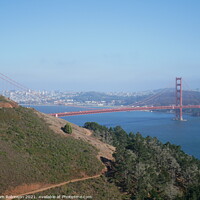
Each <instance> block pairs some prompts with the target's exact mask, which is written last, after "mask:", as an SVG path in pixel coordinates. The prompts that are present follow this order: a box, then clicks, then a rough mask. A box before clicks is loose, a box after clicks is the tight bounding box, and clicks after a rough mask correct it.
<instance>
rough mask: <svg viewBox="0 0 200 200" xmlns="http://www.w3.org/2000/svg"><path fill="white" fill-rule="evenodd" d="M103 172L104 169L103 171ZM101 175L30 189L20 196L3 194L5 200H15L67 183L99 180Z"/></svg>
mask: <svg viewBox="0 0 200 200" xmlns="http://www.w3.org/2000/svg"><path fill="white" fill-rule="evenodd" d="M104 172H105V169H104ZM102 174H103V173H100V174H97V175H94V176H89V177H83V178H77V179H72V180H70V181H65V182H62V183H58V184H54V185H50V186H46V187H42V188H40V189H36V190H34V189H32V190H30V191H27V192H25V193H21V194H12V195H11V191H10V192H9V193H8V194H5V195H4V196H7V198H6V199H5V200H11V199H15V198H19V197H20V196H25V195H30V194H36V193H38V192H43V191H46V190H49V189H53V188H56V187H61V186H63V185H66V184H69V183H74V182H79V181H85V180H89V179H94V178H99V177H100V176H101V175H102Z"/></svg>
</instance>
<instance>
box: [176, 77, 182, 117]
mask: <svg viewBox="0 0 200 200" xmlns="http://www.w3.org/2000/svg"><path fill="white" fill-rule="evenodd" d="M176 106H178V107H179V109H177V110H176V120H180V121H182V120H183V113H182V108H183V95H182V78H176Z"/></svg>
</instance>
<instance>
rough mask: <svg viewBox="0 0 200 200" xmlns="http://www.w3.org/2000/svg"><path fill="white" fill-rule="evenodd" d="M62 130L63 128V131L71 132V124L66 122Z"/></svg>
mask: <svg viewBox="0 0 200 200" xmlns="http://www.w3.org/2000/svg"><path fill="white" fill-rule="evenodd" d="M62 130H63V131H64V132H65V133H68V134H72V126H71V124H69V123H67V124H66V125H65V126H64V127H63V128H62Z"/></svg>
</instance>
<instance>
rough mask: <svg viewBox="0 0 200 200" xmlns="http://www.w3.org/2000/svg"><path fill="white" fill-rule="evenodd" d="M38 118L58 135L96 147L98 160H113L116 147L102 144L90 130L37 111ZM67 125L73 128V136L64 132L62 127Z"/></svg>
mask: <svg viewBox="0 0 200 200" xmlns="http://www.w3.org/2000/svg"><path fill="white" fill-rule="evenodd" d="M35 112H36V113H37V114H38V116H39V117H40V118H42V119H44V120H45V121H46V123H47V124H49V127H50V128H51V129H52V130H53V131H54V132H55V133H57V134H60V135H61V136H64V137H74V138H76V139H80V140H83V141H85V142H88V143H89V144H91V145H93V146H95V147H96V148H97V149H98V150H99V153H98V158H99V159H100V157H104V158H107V159H109V160H113V156H112V154H113V152H114V151H115V147H113V146H111V145H109V144H106V143H103V142H101V141H100V140H99V139H97V138H95V137H93V136H92V132H91V131H90V130H87V129H85V128H82V127H79V126H77V125H75V124H72V123H70V122H68V121H66V120H64V119H60V118H56V117H53V116H50V115H47V114H44V113H40V112H37V111H35ZM66 123H70V124H71V126H72V129H73V131H72V134H70V135H69V134H66V133H64V132H63V131H62V129H61V127H63V126H64V125H65V124H66Z"/></svg>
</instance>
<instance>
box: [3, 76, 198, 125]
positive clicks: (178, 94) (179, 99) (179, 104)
mask: <svg viewBox="0 0 200 200" xmlns="http://www.w3.org/2000/svg"><path fill="white" fill-rule="evenodd" d="M0 79H1V80H3V81H6V82H8V83H9V84H11V85H14V86H15V87H17V88H19V89H22V90H30V89H28V88H27V87H25V86H23V85H22V84H20V83H18V82H16V81H15V80H13V79H11V78H9V77H8V76H6V75H4V74H2V73H0ZM157 96H158V95H157V94H156V95H153V96H152V97H149V98H147V99H145V100H143V101H142V102H143V103H144V102H148V101H149V100H152V99H153V98H156V97H157ZM175 102H176V103H175V105H169V106H140V107H139V106H136V105H137V104H138V103H136V104H135V105H134V106H129V107H120V108H109V109H108V108H106V109H93V110H84V111H75V112H61V113H50V114H49V115H51V116H55V117H64V116H74V115H88V114H97V113H111V112H125V111H147V110H175V119H176V120H180V121H183V109H193V108H200V105H183V89H182V78H181V77H178V78H176V82H175ZM139 103H141V102H139Z"/></svg>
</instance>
